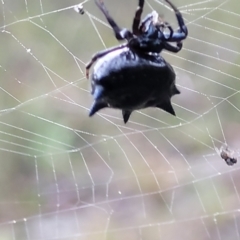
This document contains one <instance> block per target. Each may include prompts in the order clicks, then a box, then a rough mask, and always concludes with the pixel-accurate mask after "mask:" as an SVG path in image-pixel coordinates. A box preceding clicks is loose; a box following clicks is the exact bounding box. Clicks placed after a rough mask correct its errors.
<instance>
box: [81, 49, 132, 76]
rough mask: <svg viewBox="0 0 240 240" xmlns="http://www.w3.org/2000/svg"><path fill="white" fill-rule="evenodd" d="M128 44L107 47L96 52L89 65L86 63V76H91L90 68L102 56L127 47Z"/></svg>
mask: <svg viewBox="0 0 240 240" xmlns="http://www.w3.org/2000/svg"><path fill="white" fill-rule="evenodd" d="M126 45H127V44H124V45H120V46H117V47H112V48H109V49H105V50H103V51H100V52H98V53H96V54H95V55H93V57H92V59H91V60H90V62H88V63H87V65H86V77H87V78H89V69H90V68H91V66H92V65H93V64H94V63H95V62H96V61H97V60H98V59H99V58H101V57H103V56H105V55H107V54H108V53H110V52H113V51H115V50H118V49H122V48H124V47H126Z"/></svg>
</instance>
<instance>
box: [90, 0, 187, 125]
mask: <svg viewBox="0 0 240 240" xmlns="http://www.w3.org/2000/svg"><path fill="white" fill-rule="evenodd" d="M165 1H166V2H167V3H168V4H169V5H170V6H171V7H172V9H173V10H174V12H175V14H176V17H177V21H178V25H179V29H178V30H177V31H175V32H174V31H173V29H172V27H171V26H170V25H169V24H168V23H167V22H164V21H159V20H161V19H159V17H158V14H157V13H156V12H155V11H153V12H152V13H150V14H148V15H147V16H146V17H145V18H144V19H143V20H142V21H141V14H142V11H143V5H144V0H139V4H138V8H137V11H136V13H135V17H134V20H133V25H132V32H131V31H129V30H127V29H121V28H120V27H119V26H118V25H117V24H116V23H115V21H114V20H113V19H112V17H111V16H110V15H109V13H108V11H107V9H106V7H105V5H104V3H103V1H102V0H95V2H96V4H97V6H98V7H99V9H100V10H101V11H102V12H103V14H104V15H105V17H106V19H107V20H108V23H109V24H110V26H111V27H112V29H113V31H114V33H115V37H116V38H117V39H118V40H127V43H126V44H123V45H120V46H116V47H113V48H110V49H106V50H103V51H101V52H98V53H97V54H95V55H94V56H93V57H92V59H91V61H90V62H89V63H88V64H87V65H86V76H87V78H88V77H89V69H90V68H91V66H92V64H93V63H94V62H96V61H97V60H98V62H97V63H96V65H95V67H94V70H93V73H92V75H91V84H92V95H93V97H94V103H93V105H92V107H91V110H90V113H89V116H92V115H94V114H95V113H96V112H97V111H99V110H100V109H103V108H106V107H110V108H117V109H121V110H122V113H123V119H124V122H125V123H127V121H128V120H129V117H130V115H131V113H132V112H133V111H134V110H138V109H143V108H147V107H157V108H161V109H163V110H165V111H167V112H169V113H171V114H173V115H175V112H174V110H173V107H172V105H171V97H172V96H173V95H175V94H179V93H180V92H179V90H178V89H177V88H176V86H175V73H174V70H173V68H172V66H171V65H170V64H169V63H167V62H166V61H165V60H164V58H163V57H162V56H161V55H160V52H161V51H162V50H163V49H165V50H168V51H171V52H175V53H176V52H179V51H180V50H181V48H182V42H181V41H182V40H184V39H185V38H186V37H187V34H188V30H187V27H186V26H185V24H184V20H183V18H182V15H181V13H180V12H179V11H178V9H177V8H176V7H175V6H174V5H173V4H172V3H171V2H170V1H169V0H165ZM165 30H167V31H165ZM169 42H173V43H174V42H175V43H176V46H174V45H172V44H170V43H169Z"/></svg>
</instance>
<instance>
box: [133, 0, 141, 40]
mask: <svg viewBox="0 0 240 240" xmlns="http://www.w3.org/2000/svg"><path fill="white" fill-rule="evenodd" d="M143 6H144V0H139V1H138V7H137V10H136V13H135V16H134V19H133V24H132V31H133V34H134V35H137V36H138V35H139V34H140V31H139V28H138V27H139V24H140V21H141V16H142V12H143Z"/></svg>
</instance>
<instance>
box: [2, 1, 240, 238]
mask: <svg viewBox="0 0 240 240" xmlns="http://www.w3.org/2000/svg"><path fill="white" fill-rule="evenodd" d="M78 3H79V2H76V1H64V0H58V1H56V0H54V1H47V0H31V1H28V0H24V1H23V0H21V1H20V0H19V1H14V0H1V5H0V6H1V11H0V14H1V15H0V19H1V27H0V28H1V50H0V51H1V59H0V73H1V82H0V89H1V94H0V97H1V101H0V106H1V112H0V134H1V139H0V150H1V157H0V166H1V168H0V236H1V239H6V240H7V239H49V240H50V239H81V240H82V239H91V240H92V239H98V240H99V239H121V240H122V239H128V240H132V239H139V240H142V239H143V240H144V239H151V240H154V239H169V240H172V239H186V240H187V239H191V240H192V239H239V238H240V236H239V235H240V233H239V231H240V213H239V210H240V197H239V194H240V185H239V182H240V177H239V176H240V171H239V170H240V169H239V164H238V163H237V164H236V165H234V166H228V165H226V163H225V161H224V160H223V159H222V158H221V157H220V156H219V151H218V149H220V148H221V147H222V146H223V145H229V146H230V148H231V149H233V150H234V151H235V153H234V154H235V157H238V155H239V133H240V125H239V119H240V110H239V109H240V106H239V102H240V101H239V100H240V96H239V89H240V78H239V67H240V47H239V46H240V38H239V36H240V25H239V22H240V12H239V2H238V1H237V0H217V1H197V0H195V1H190V0H184V1H177V0H176V1H174V3H175V4H176V6H178V7H179V9H180V10H181V12H182V14H183V16H184V19H185V22H186V24H187V26H188V29H189V37H188V39H187V40H186V41H184V47H183V49H182V51H181V52H180V53H178V54H172V53H170V52H166V51H165V52H164V53H163V56H164V58H165V59H166V60H167V61H169V62H170V63H171V64H172V65H173V67H174V69H175V71H176V74H177V79H176V82H177V86H178V88H179V89H180V91H181V95H177V96H175V97H173V106H174V108H175V111H176V114H177V117H173V116H171V115H170V114H167V113H166V112H163V111H161V110H158V109H153V108H149V109H144V110H141V111H136V112H134V113H133V114H132V116H131V119H130V121H129V122H128V123H127V124H126V125H124V124H123V120H122V116H121V112H120V111H118V110H113V109H104V110H102V111H100V112H99V114H96V115H95V116H94V117H92V118H89V117H88V112H89V108H90V106H91V103H92V97H91V94H90V83H89V81H88V80H87V79H86V78H85V69H84V66H85V63H86V62H87V61H89V59H90V57H91V56H92V54H94V53H95V52H97V51H99V50H101V49H104V48H108V47H111V46H114V45H117V44H118V42H117V41H116V40H115V38H114V36H113V34H112V30H111V29H110V28H109V26H108V24H106V20H105V19H104V17H103V16H102V14H101V12H100V11H99V10H98V9H97V7H96V6H95V4H94V1H92V0H88V1H85V2H83V3H82V4H83V7H84V10H85V14H84V15H79V14H76V13H75V12H74V11H73V7H74V6H75V5H76V4H78ZM106 5H107V7H108V9H109V12H110V13H111V15H112V16H114V18H115V19H116V21H117V22H118V23H119V25H120V26H131V22H132V18H133V14H134V12H135V9H136V5H137V0H134V1H127V0H124V1H117V0H114V1H107V0H106ZM152 9H155V10H156V11H157V12H158V13H159V14H162V15H161V16H162V17H163V18H164V19H166V21H168V22H169V23H170V24H171V25H173V26H174V28H176V27H177V25H176V19H175V16H174V14H173V12H172V11H171V9H170V8H169V7H168V6H167V5H166V3H164V2H163V1H157V0H156V1H155V0H149V1H147V2H146V3H145V9H144V14H143V15H145V14H146V13H148V12H150V11H152Z"/></svg>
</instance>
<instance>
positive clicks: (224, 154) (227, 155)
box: [220, 146, 237, 166]
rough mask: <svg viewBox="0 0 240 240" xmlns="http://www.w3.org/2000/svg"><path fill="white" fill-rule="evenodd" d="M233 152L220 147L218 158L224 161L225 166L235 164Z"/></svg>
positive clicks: (235, 159) (225, 147) (226, 147)
mask: <svg viewBox="0 0 240 240" xmlns="http://www.w3.org/2000/svg"><path fill="white" fill-rule="evenodd" d="M233 154H234V152H233V151H232V150H230V149H229V148H228V146H222V147H221V148H220V156H221V158H222V159H224V160H225V162H226V164H227V165H229V166H232V165H234V164H235V163H237V158H235V157H233Z"/></svg>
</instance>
